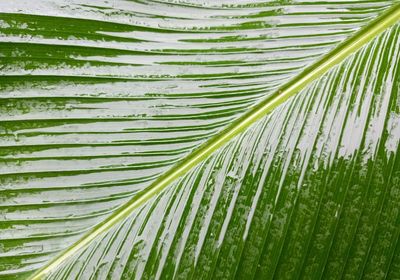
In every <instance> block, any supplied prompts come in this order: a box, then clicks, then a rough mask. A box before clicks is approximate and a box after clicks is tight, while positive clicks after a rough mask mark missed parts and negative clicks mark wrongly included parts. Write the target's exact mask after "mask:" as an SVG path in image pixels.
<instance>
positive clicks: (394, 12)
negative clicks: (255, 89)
mask: <svg viewBox="0 0 400 280" xmlns="http://www.w3.org/2000/svg"><path fill="white" fill-rule="evenodd" d="M399 19H400V3H399V4H396V5H394V6H393V7H392V8H390V9H389V10H388V11H386V12H384V13H383V14H382V15H381V16H380V17H378V18H377V19H376V20H374V21H372V22H371V23H370V24H368V25H367V26H366V27H365V28H363V29H362V30H360V31H359V32H357V33H356V34H354V35H353V36H352V37H350V38H349V39H348V40H346V41H344V42H343V43H342V44H340V45H339V46H337V47H336V48H335V49H333V50H332V51H331V52H329V53H328V54H327V55H326V56H324V57H323V58H322V59H321V60H319V61H318V62H316V63H314V64H313V65H312V66H310V67H308V68H307V69H306V70H304V71H303V72H302V73H301V74H299V75H298V76H296V77H295V78H294V79H292V80H291V81H290V82H288V83H287V84H285V85H284V86H283V87H281V88H280V89H279V90H277V91H276V92H274V93H273V94H272V95H271V96H269V97H268V98H266V99H264V100H263V101H261V102H260V103H259V104H257V105H256V106H254V107H253V108H251V109H250V110H249V111H248V112H247V113H245V114H243V115H242V116H241V117H239V118H238V119H237V120H235V121H234V122H232V123H231V124H230V125H228V126H227V127H226V128H225V129H224V130H222V131H221V132H220V133H219V134H217V135H216V136H214V137H212V138H211V139H210V140H209V141H207V142H206V143H204V144H203V145H201V146H200V147H199V148H197V149H196V150H194V151H193V152H192V153H190V154H189V155H188V156H187V157H186V158H184V159H183V160H182V161H181V162H179V163H178V164H177V165H175V166H174V167H173V168H171V169H170V170H169V171H167V172H166V173H165V174H164V175H162V176H161V177H159V178H158V179H157V180H156V181H154V182H153V183H152V184H151V185H150V186H148V187H147V188H146V189H144V190H143V191H141V192H140V193H138V194H137V195H135V197H134V198H132V199H131V200H130V201H128V202H127V203H125V204H123V205H121V206H120V208H119V209H118V210H116V211H115V212H114V213H113V214H112V215H110V216H109V217H108V218H107V219H105V220H104V221H103V222H101V223H99V224H97V225H96V226H94V227H93V228H92V229H91V230H90V231H89V232H87V233H86V234H85V235H84V236H83V237H82V238H81V239H80V240H78V241H77V242H76V243H74V244H72V245H71V246H70V247H69V248H67V249H66V250H65V251H63V252H62V253H61V254H60V255H58V256H56V257H55V258H54V259H53V260H51V261H50V262H49V263H48V264H47V265H46V266H44V267H43V268H41V269H40V270H38V271H37V272H36V273H35V274H33V275H32V276H31V278H30V279H42V278H43V277H44V276H45V275H46V274H47V273H49V272H50V271H52V270H53V269H54V268H56V267H57V266H59V265H60V264H61V263H63V262H64V261H65V260H66V259H68V258H69V257H70V256H72V255H73V254H74V253H76V252H77V251H79V250H80V249H82V248H85V247H86V246H88V245H89V244H90V242H91V241H92V240H94V239H95V238H96V237H97V236H99V235H100V234H102V233H104V232H106V231H107V230H108V229H110V228H111V227H112V226H113V225H115V224H116V223H118V222H119V221H121V220H123V219H125V218H127V217H128V216H129V215H130V214H131V213H132V212H133V211H134V210H135V209H136V208H138V207H139V206H141V205H143V204H144V203H145V202H147V201H148V200H149V199H151V198H152V197H154V196H155V195H157V194H158V193H160V192H161V191H162V190H164V189H165V188H166V187H167V186H168V185H170V184H171V183H172V182H174V181H175V180H176V179H178V178H179V177H180V176H182V175H184V174H186V173H187V172H188V171H190V170H191V169H192V168H193V167H195V166H196V165H197V164H199V163H200V162H201V161H203V160H204V159H206V158H207V157H208V156H210V155H211V154H212V153H214V152H215V151H216V150H217V149H219V148H220V147H222V146H223V145H224V144H226V143H227V142H228V141H229V140H231V139H232V138H233V137H235V136H236V135H238V134H239V133H241V132H243V131H244V130H245V129H247V128H248V127H249V126H251V125H252V124H253V123H255V122H256V121H257V120H259V119H260V118H262V117H263V116H265V115H266V114H268V113H269V112H271V111H272V110H273V109H274V108H276V107H277V106H279V105H280V104H282V103H283V102H285V101H286V100H287V99H288V98H290V97H291V96H293V95H295V94H296V93H298V92H299V91H301V90H302V89H303V88H305V87H306V86H307V85H309V84H310V83H311V82H312V81H313V80H315V79H316V78H318V77H320V76H322V75H323V74H324V73H326V72H327V71H328V70H329V69H331V68H332V67H333V66H335V65H337V64H338V63H340V62H341V61H343V60H344V59H345V58H347V57H348V56H349V55H351V54H352V53H353V52H355V51H357V50H358V49H360V48H361V47H363V46H364V45H365V44H366V43H368V42H369V41H371V40H372V39H373V38H375V37H376V36H377V35H379V34H380V33H382V32H384V31H385V30H386V29H387V28H389V27H391V26H392V25H394V24H395V23H396V22H397V21H398V20H399Z"/></svg>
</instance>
